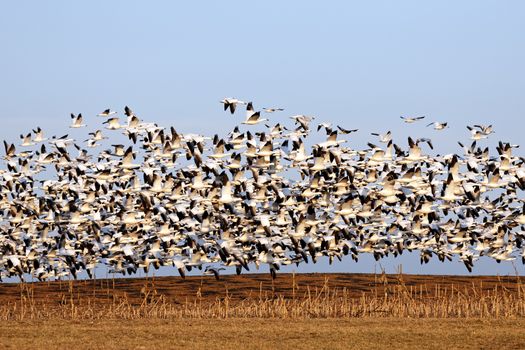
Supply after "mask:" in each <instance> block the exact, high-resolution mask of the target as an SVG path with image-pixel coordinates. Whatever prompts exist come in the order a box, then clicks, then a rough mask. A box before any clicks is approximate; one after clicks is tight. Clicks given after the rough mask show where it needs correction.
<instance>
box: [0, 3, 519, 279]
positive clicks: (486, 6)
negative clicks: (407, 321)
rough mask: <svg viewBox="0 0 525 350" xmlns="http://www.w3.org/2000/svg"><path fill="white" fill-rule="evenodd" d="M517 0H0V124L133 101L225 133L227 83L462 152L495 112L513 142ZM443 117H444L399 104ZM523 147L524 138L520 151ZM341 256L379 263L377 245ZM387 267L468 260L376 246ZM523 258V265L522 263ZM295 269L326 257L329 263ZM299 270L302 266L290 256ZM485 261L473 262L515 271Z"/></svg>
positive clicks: (143, 110)
mask: <svg viewBox="0 0 525 350" xmlns="http://www.w3.org/2000/svg"><path fill="white" fill-rule="evenodd" d="M523 13H525V3H524V2H521V1H425V2H423V1H366V2H364V1H363V2H357V1H356V2H354V1H331V2H319V1H288V2H284V1H259V2H244V1H200V2H175V1H155V2H142V1H111V2H109V1H89V2H87V1H86V2H79V1H53V2H42V1H16V2H14V1H12V2H7V1H6V2H3V3H2V4H1V5H0V44H1V47H2V50H1V54H0V67H2V75H1V79H0V101H1V103H0V121H1V123H2V127H1V129H0V138H4V139H8V140H10V141H11V142H14V141H18V137H17V135H18V134H20V133H22V132H28V131H29V128H30V127H36V126H37V125H40V126H42V127H43V128H44V129H45V130H46V131H47V134H48V135H52V134H64V133H67V132H69V131H70V130H69V129H68V128H67V125H68V124H69V113H71V112H75V113H80V112H81V113H82V114H83V115H84V116H85V118H86V121H87V122H88V124H90V118H91V117H93V118H94V115H95V114H96V113H98V112H100V111H101V110H103V109H105V108H113V109H117V110H121V109H122V108H123V107H124V105H129V106H131V107H132V108H133V110H134V111H135V112H137V114H139V115H140V116H141V117H142V118H143V119H144V120H146V121H155V122H158V123H159V124H162V125H166V126H171V125H173V126H175V127H176V128H177V129H178V130H180V131H183V132H198V133H204V134H208V135H209V134H214V133H216V132H219V133H226V132H228V131H229V130H231V128H233V126H235V125H236V124H237V123H239V122H240V121H241V120H240V119H242V118H243V115H242V114H238V115H236V116H234V117H231V116H230V115H228V114H225V113H223V112H222V110H221V105H220V104H219V102H218V101H219V100H220V99H222V98H223V97H227V96H235V97H238V98H240V99H246V100H253V101H254V104H255V106H256V107H267V106H279V107H283V108H285V109H286V111H285V112H284V114H281V115H280V116H279V115H275V116H274V115H272V116H271V118H273V119H272V121H275V122H277V121H279V120H280V119H283V120H285V119H287V118H286V117H287V116H289V115H293V114H298V113H304V114H311V115H315V116H317V118H318V119H317V120H318V121H331V122H334V123H337V124H340V125H342V126H344V127H347V128H359V129H360V132H359V133H358V134H356V135H355V136H353V138H352V139H351V142H350V145H351V146H353V147H363V146H364V145H365V144H366V142H367V141H371V140H372V138H371V136H370V135H369V133H370V132H373V131H386V130H392V132H393V133H394V138H395V140H399V141H398V142H399V143H401V144H403V145H406V141H405V139H406V136H408V135H414V136H427V137H431V138H432V140H433V141H434V143H435V145H436V148H438V149H439V150H440V151H441V152H443V153H450V152H459V151H460V150H459V149H458V147H457V145H456V141H457V140H464V141H465V140H467V139H468V136H469V135H468V132H467V130H466V128H465V126H466V125H468V124H471V123H475V122H477V123H485V124H494V127H495V130H496V134H495V135H493V138H492V139H491V140H489V141H485V143H486V144H489V145H490V144H494V143H495V142H497V141H498V140H500V139H501V140H504V141H510V142H513V143H520V141H521V139H522V129H523V126H524V125H525V123H524V121H523V117H525V96H524V91H525V66H524V62H525V45H524V34H525V21H523ZM411 114H417V115H426V116H427V119H428V120H429V121H434V120H435V121H448V122H449V123H450V124H451V126H452V127H451V128H450V129H448V130H446V131H445V132H443V133H438V132H436V131H433V130H431V129H430V128H425V127H424V124H420V125H411V126H409V127H408V126H407V125H405V124H403V123H401V121H400V120H399V116H400V115H411ZM521 152H522V151H519V152H518V153H521ZM362 260H363V262H360V263H359V264H357V265H356V264H354V263H353V262H351V261H350V260H348V261H345V262H344V263H340V264H337V265H336V266H335V267H334V269H335V270H337V271H373V270H374V266H376V267H377V268H378V266H379V265H374V263H373V261H372V260H373V259H371V258H370V259H368V258H365V259H362ZM382 264H383V266H385V267H386V268H387V271H390V272H391V271H394V270H395V267H396V266H397V265H398V264H403V269H404V271H405V272H412V273H464V272H466V269H464V267H463V265H462V264H461V263H458V262H454V263H449V264H440V263H432V264H429V265H426V266H420V265H419V261H418V256H417V255H414V256H412V257H404V258H403V259H400V260H388V261H384V262H383V263H382ZM517 265H518V269H519V271H520V272H521V273H524V272H525V269H524V268H523V267H522V266H521V263H518V262H517ZM303 270H304V271H314V270H315V271H327V270H328V268H327V267H326V264H324V265H323V264H320V265H316V266H307V267H305V268H304V269H303ZM299 271H302V270H299ZM513 272H514V270H513V267H512V265H510V264H496V263H495V262H494V261H492V260H491V261H487V262H486V263H485V262H484V261H480V262H479V264H477V265H476V266H475V270H474V273H513Z"/></svg>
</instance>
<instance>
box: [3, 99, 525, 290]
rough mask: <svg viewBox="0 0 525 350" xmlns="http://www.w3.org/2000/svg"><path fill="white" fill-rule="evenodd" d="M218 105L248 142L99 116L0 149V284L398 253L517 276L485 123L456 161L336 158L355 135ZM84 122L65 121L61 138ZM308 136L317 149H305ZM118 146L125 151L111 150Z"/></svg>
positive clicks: (520, 182)
mask: <svg viewBox="0 0 525 350" xmlns="http://www.w3.org/2000/svg"><path fill="white" fill-rule="evenodd" d="M221 103H222V104H223V107H224V110H225V111H229V112H231V114H234V113H235V111H236V109H238V107H239V106H241V105H242V106H243V109H244V107H245V109H246V119H245V120H244V121H243V122H242V124H243V125H246V128H247V129H246V130H244V131H243V130H241V128H244V126H237V127H235V128H234V129H233V130H232V131H231V132H230V133H229V134H227V135H226V136H224V137H220V136H218V135H215V136H214V137H213V138H208V137H204V136H201V135H196V134H182V133H179V132H177V131H176V130H175V129H174V128H173V127H171V128H163V127H160V126H158V125H157V124H154V123H145V122H143V121H142V120H141V119H140V118H139V117H138V116H137V115H136V114H135V113H134V112H133V111H132V110H131V109H130V108H128V107H126V108H125V110H124V114H125V117H124V118H123V117H120V116H119V115H118V113H117V112H115V111H112V110H109V109H108V110H105V111H103V112H102V113H100V114H98V116H93V117H92V118H91V117H90V118H89V120H88V121H89V123H92V122H93V123H96V122H97V119H98V120H99V121H100V123H99V124H100V129H98V130H94V131H92V132H89V134H88V138H87V139H86V140H85V141H77V140H75V139H73V138H70V137H69V136H68V135H65V136H62V137H57V136H53V137H50V138H46V136H45V134H44V131H43V130H42V129H41V128H36V129H35V130H32V132H29V133H27V135H21V143H20V144H11V143H8V142H6V141H4V146H5V156H4V157H3V158H4V160H5V164H6V167H5V168H4V169H0V187H1V191H0V210H2V220H1V222H0V278H2V277H11V276H19V277H20V278H21V279H23V278H24V276H26V277H27V276H33V277H35V278H37V279H38V280H46V279H50V278H51V279H59V278H64V277H66V276H71V275H72V276H74V277H75V278H76V277H77V275H78V274H79V273H80V272H83V271H85V272H87V274H88V275H89V276H90V277H92V276H93V274H94V270H95V269H96V268H97V267H99V266H104V265H105V266H107V267H108V268H109V271H110V272H112V273H122V274H134V273H137V271H139V270H144V271H146V272H147V271H148V270H149V269H150V268H151V267H152V266H153V267H154V268H159V267H160V266H168V265H169V266H174V267H175V268H177V270H178V271H179V273H180V275H181V276H183V277H184V275H185V273H186V272H187V271H190V270H192V269H203V273H204V274H206V275H214V276H215V277H216V278H219V271H221V270H223V269H224V268H225V267H228V266H234V267H235V269H236V272H237V273H241V272H242V271H243V270H245V271H249V270H250V268H253V267H254V266H255V267H257V268H259V266H260V265H261V264H263V265H267V266H269V271H270V272H271V274H272V276H273V277H275V274H276V271H277V270H279V269H280V267H281V266H283V265H289V264H297V265H299V264H302V263H309V262H313V263H315V262H316V261H317V260H318V259H320V258H322V257H327V258H328V259H329V261H330V263H331V262H332V261H333V260H334V259H339V260H341V259H342V258H343V257H345V256H348V257H349V258H351V259H353V260H356V261H357V260H358V258H359V255H360V254H362V253H369V254H373V256H374V257H375V259H380V258H383V257H385V256H390V255H393V256H398V255H400V254H403V252H404V251H418V252H419V253H420V257H421V262H422V263H427V262H428V261H429V260H430V259H431V258H432V257H436V258H438V259H439V260H441V261H445V260H452V258H453V257H454V256H457V257H458V258H459V259H460V261H462V262H463V263H464V264H465V266H466V268H467V269H468V270H469V271H471V269H472V267H473V265H474V263H475V261H476V260H477V259H478V258H479V257H480V256H488V257H491V258H494V259H495V260H496V261H498V262H500V261H503V260H513V259H515V258H516V255H520V256H521V258H522V259H523V262H524V263H525V251H524V250H523V243H524V239H525V205H524V203H525V202H524V200H523V199H522V198H520V197H519V196H518V193H519V191H522V190H524V189H525V168H524V163H525V159H524V158H522V157H516V156H514V155H513V154H512V150H513V148H515V147H517V146H516V145H512V144H509V143H503V142H500V143H499V145H498V147H497V154H489V149H488V148H482V147H480V146H479V145H478V143H479V142H478V140H481V139H484V138H487V137H489V135H491V134H492V133H493V130H492V126H484V125H475V126H469V127H468V129H469V131H470V133H471V139H473V142H472V144H471V145H463V144H460V145H461V146H462V148H463V152H462V154H448V155H443V156H439V155H438V156H431V155H428V154H425V153H424V152H423V150H422V148H433V145H432V142H431V140H430V139H413V138H408V149H403V148H402V147H401V146H399V145H398V144H395V143H394V142H393V139H392V133H391V132H387V133H385V134H379V133H375V134H373V135H375V137H377V142H376V144H372V143H369V144H368V147H367V148H366V149H362V150H357V149H352V148H350V147H345V146H344V143H345V142H346V140H345V138H347V137H348V136H347V135H349V134H351V133H353V132H356V131H357V130H350V129H345V128H343V127H341V126H337V127H336V128H334V127H333V126H332V125H331V124H329V123H320V124H315V123H314V119H315V118H314V117H311V116H306V115H295V116H292V117H291V119H292V120H293V122H290V125H288V126H286V125H285V124H283V123H277V124H264V122H268V119H267V118H261V115H263V116H269V115H270V114H272V113H279V112H282V111H283V109H282V108H264V109H262V110H260V111H256V110H255V109H254V108H253V104H252V103H246V102H243V101H240V100H237V99H234V98H226V99H224V100H222V101H221ZM281 114H282V113H281ZM401 118H402V119H403V121H404V122H405V123H415V122H420V121H421V119H423V118H424V117H401ZM272 119H273V118H272ZM276 119H278V118H276ZM281 120H285V119H283V118H281ZM86 122H87V121H86V120H85V119H84V118H83V116H82V115H81V114H78V115H75V114H71V125H70V127H71V128H74V129H77V128H85V127H86V124H85V123H86ZM257 124H260V125H259V127H258V128H257V129H259V131H255V130H256V129H253V128H252V127H251V126H253V125H257ZM263 125H264V126H265V127H263ZM428 126H429V127H433V128H434V129H435V130H444V129H446V128H447V123H441V122H434V123H430V124H428ZM314 133H317V134H319V133H326V140H324V141H322V142H319V143H313V144H310V143H312V142H311V138H309V136H310V135H312V134H314ZM117 134H118V135H117ZM116 138H120V139H122V140H124V141H123V143H122V144H112V145H111V146H109V144H108V142H110V141H109V140H108V141H106V139H111V140H113V139H116ZM469 143H470V141H469ZM104 145H107V147H109V148H107V147H104Z"/></svg>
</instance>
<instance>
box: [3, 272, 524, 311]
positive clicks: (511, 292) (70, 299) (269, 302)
mask: <svg viewBox="0 0 525 350" xmlns="http://www.w3.org/2000/svg"><path fill="white" fill-rule="evenodd" d="M75 283H78V282H72V281H67V282H63V284H64V288H63V289H64V290H63V292H61V293H59V294H58V298H50V299H46V298H36V297H35V285H34V284H31V283H26V284H19V295H18V296H17V298H15V299H14V300H13V299H11V300H8V301H5V302H3V303H2V304H1V305H0V320H4V321H9V320H13V321H29V320H53V319H62V320H104V319H125V320H140V319H166V320H174V319H227V318H261V319H265V318H280V319H313V318H378V317H379V318H392V317H393V318H482V319H484V318H488V319H494V318H509V319H513V318H520V317H523V316H525V294H524V293H525V288H524V286H523V285H522V284H521V281H520V279H519V278H516V279H515V282H514V284H513V288H509V284H508V283H503V282H502V283H500V284H496V285H494V286H493V287H492V288H490V289H487V288H484V287H483V282H479V283H475V282H472V284H471V285H469V286H467V285H465V284H461V285H453V284H452V285H441V284H439V283H436V284H434V285H429V284H420V285H407V284H406V283H405V282H404V276H403V275H402V274H398V275H396V276H395V278H394V279H392V278H387V276H386V275H385V274H384V273H383V274H381V275H377V276H376V277H375V283H374V286H373V287H372V288H370V290H367V291H364V292H362V293H361V294H360V295H356V293H355V291H352V290H351V289H348V288H344V287H343V288H341V287H332V286H331V283H330V278H329V277H325V280H324V283H323V284H322V285H318V286H309V285H308V284H305V283H298V282H297V279H296V276H295V275H293V276H292V278H291V281H290V283H291V286H290V290H291V291H290V293H279V292H277V291H275V290H274V288H273V286H272V290H263V288H262V283H261V286H260V288H259V291H258V292H257V293H253V294H251V295H250V296H249V297H244V298H239V297H235V296H234V295H233V294H232V293H230V292H229V291H228V288H227V287H226V289H225V290H224V291H223V293H222V294H221V295H218V296H215V297H214V298H210V297H205V296H203V293H202V287H199V288H198V290H197V291H196V292H195V294H194V295H186V296H185V297H184V298H178V300H174V299H173V298H169V297H166V295H164V294H163V293H162V292H161V291H159V289H160V288H157V286H156V281H155V278H153V279H152V278H150V279H145V280H144V281H143V286H142V288H141V290H140V298H130V296H129V293H128V292H126V291H124V292H123V291H122V290H119V289H118V288H116V287H115V282H114V281H113V283H111V282H107V283H106V288H101V287H98V288H94V289H93V292H92V294H90V293H86V292H85V291H82V292H80V289H79V288H78V286H76V285H75Z"/></svg>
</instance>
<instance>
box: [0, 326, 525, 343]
mask: <svg viewBox="0 0 525 350" xmlns="http://www.w3.org/2000/svg"><path fill="white" fill-rule="evenodd" d="M524 326H525V322H523V320H480V319H470V320H450V319H449V320H443V319H424V320H423V319H397V318H396V319H391V318H387V319H383V318H382V319H377V318H366V319H346V320H341V319H300V320H283V319H238V318H236V319H228V320H221V319H213V320H204V319H200V320H171V321H168V320H118V321H115V320H99V321H93V322H81V321H71V322H63V321H46V322H43V321H36V322H22V321H15V322H8V323H5V322H4V323H0V332H1V334H2V336H1V337H0V348H2V349H41V348H45V349H48V350H50V349H180V348H187V349H210V348H213V349H233V348H237V349H241V348H242V349H476V350H478V349H501V350H504V349H523V348H525V335H524V334H523V327H524Z"/></svg>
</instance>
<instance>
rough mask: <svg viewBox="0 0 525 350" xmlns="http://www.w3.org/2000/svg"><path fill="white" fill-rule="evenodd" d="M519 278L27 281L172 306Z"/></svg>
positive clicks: (44, 298) (510, 282) (454, 286)
mask: <svg viewBox="0 0 525 350" xmlns="http://www.w3.org/2000/svg"><path fill="white" fill-rule="evenodd" d="M518 282H520V281H519V280H518V278H517V277H515V276H439V275H405V274H403V275H381V274H297V275H293V274H278V275H277V278H276V279H275V280H272V279H271V278H270V276H269V274H245V275H241V276H236V275H225V276H221V279H220V280H219V281H216V280H215V279H214V278H213V277H209V276H206V277H200V276H198V277H187V278H186V279H182V278H180V277H150V278H115V279H97V280H80V281H71V283H69V282H68V281H54V282H35V283H26V284H25V285H26V286H29V287H30V288H31V293H32V295H31V296H32V298H33V299H34V300H35V301H37V302H49V303H59V302H60V301H61V300H62V299H63V297H64V295H69V294H70V293H71V292H72V293H73V294H74V296H75V298H80V299H86V298H89V299H92V300H96V301H97V302H99V303H104V302H112V301H113V297H114V296H117V297H122V296H125V297H126V298H127V299H128V300H129V302H130V303H132V304H140V303H142V301H143V298H144V294H145V292H147V290H155V292H156V294H157V295H163V296H164V297H165V298H166V301H167V302H170V303H175V304H177V303H184V302H185V301H187V300H191V299H194V298H196V297H197V296H199V297H200V298H202V299H203V300H216V299H218V298H219V299H220V298H224V297H225V296H226V295H228V296H229V298H231V299H232V300H244V299H253V298H260V297H274V296H282V297H284V298H286V299H290V298H293V297H294V296H296V297H297V296H299V297H301V296H304V294H305V293H308V292H311V293H314V292H315V290H316V289H317V290H319V289H321V288H323V287H324V286H328V287H329V288H330V289H332V290H335V289H338V290H343V289H344V290H345V291H346V292H347V294H348V296H349V297H354V298H358V297H361V296H363V295H373V294H377V295H383V294H384V292H385V290H387V291H388V290H389V289H392V288H394V287H396V286H403V287H404V288H406V289H407V290H408V291H411V292H413V293H416V292H417V293H418V294H422V295H425V296H429V297H431V296H433V295H434V294H436V293H437V290H438V289H437V288H439V290H442V291H443V290H449V291H451V290H458V291H464V290H465V289H472V288H474V289H475V290H476V291H480V292H484V291H485V292H486V291H492V290H494V288H497V287H499V288H502V289H505V290H508V291H511V292H516V291H517V289H518V287H519V286H520V285H521V284H520V283H518ZM20 286H21V285H20V284H18V283H12V284H9V283H3V284H2V283H0V305H1V304H2V303H3V304H5V303H6V302H10V301H11V302H12V301H16V300H19V299H20Z"/></svg>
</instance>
